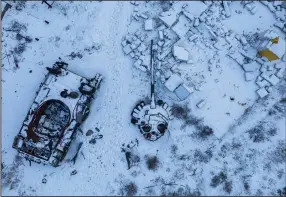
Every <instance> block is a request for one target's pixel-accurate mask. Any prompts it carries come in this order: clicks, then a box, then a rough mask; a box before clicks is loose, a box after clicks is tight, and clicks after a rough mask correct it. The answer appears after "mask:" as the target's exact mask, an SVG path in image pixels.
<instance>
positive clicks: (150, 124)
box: [131, 40, 173, 141]
mask: <svg viewBox="0 0 286 197" xmlns="http://www.w3.org/2000/svg"><path fill="white" fill-rule="evenodd" d="M152 46H153V40H152V41H151V59H150V64H151V102H150V103H149V104H146V103H145V102H144V101H141V102H139V103H138V104H137V105H136V106H135V108H134V109H133V111H132V113H131V123H132V124H134V125H137V126H138V128H139V130H140V132H141V133H142V134H143V136H144V137H145V139H147V140H150V141H156V140H158V139H159V138H160V137H162V136H163V135H164V134H165V133H166V131H167V129H168V126H169V121H170V120H171V119H172V118H173V116H172V112H171V109H170V107H169V106H168V104H167V103H165V102H164V101H162V100H158V101H157V102H156V99H155V81H154V65H153V58H154V57H153V56H154V50H153V47H152Z"/></svg>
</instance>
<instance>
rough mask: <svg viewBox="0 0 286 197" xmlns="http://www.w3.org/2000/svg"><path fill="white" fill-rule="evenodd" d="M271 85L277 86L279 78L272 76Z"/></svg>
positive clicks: (270, 78)
mask: <svg viewBox="0 0 286 197" xmlns="http://www.w3.org/2000/svg"><path fill="white" fill-rule="evenodd" d="M268 81H269V82H270V84H271V85H273V86H274V85H276V84H277V83H278V82H279V78H278V77H277V76H275V75H271V76H270V77H269V79H268Z"/></svg>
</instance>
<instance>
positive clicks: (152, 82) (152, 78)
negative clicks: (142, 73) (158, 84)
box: [150, 40, 156, 109]
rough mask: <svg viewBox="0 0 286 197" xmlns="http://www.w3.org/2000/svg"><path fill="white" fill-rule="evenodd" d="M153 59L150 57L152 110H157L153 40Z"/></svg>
mask: <svg viewBox="0 0 286 197" xmlns="http://www.w3.org/2000/svg"><path fill="white" fill-rule="evenodd" d="M150 53H151V57H150V65H151V109H155V108H156V103H155V79H154V64H153V56H154V52H153V40H151V51H150Z"/></svg>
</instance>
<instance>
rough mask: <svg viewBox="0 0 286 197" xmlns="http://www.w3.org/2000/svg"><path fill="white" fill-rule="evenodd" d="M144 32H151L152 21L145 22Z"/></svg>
mask: <svg viewBox="0 0 286 197" xmlns="http://www.w3.org/2000/svg"><path fill="white" fill-rule="evenodd" d="M145 30H146V31H151V30H153V20H152V19H148V20H146V21H145Z"/></svg>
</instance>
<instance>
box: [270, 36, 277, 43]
mask: <svg viewBox="0 0 286 197" xmlns="http://www.w3.org/2000/svg"><path fill="white" fill-rule="evenodd" d="M271 41H272V43H275V44H277V43H278V42H279V38H278V37H276V38H273V39H272V40H271Z"/></svg>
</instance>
